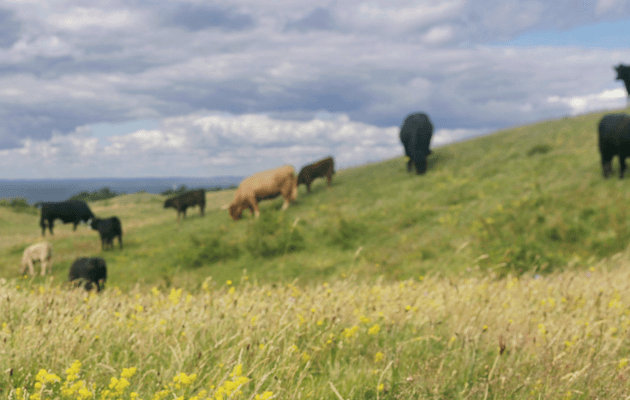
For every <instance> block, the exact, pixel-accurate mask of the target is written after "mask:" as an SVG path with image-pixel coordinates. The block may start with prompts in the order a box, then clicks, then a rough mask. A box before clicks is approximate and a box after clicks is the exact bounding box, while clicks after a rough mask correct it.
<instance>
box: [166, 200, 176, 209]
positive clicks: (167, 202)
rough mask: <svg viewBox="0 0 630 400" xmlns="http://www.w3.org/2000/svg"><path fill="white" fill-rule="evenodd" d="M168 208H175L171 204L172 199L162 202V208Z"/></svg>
mask: <svg viewBox="0 0 630 400" xmlns="http://www.w3.org/2000/svg"><path fill="white" fill-rule="evenodd" d="M169 207H172V208H175V204H173V199H167V200H166V201H165V202H164V208H169Z"/></svg>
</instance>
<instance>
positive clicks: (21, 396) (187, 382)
mask: <svg viewBox="0 0 630 400" xmlns="http://www.w3.org/2000/svg"><path fill="white" fill-rule="evenodd" d="M136 372H137V368H136V367H132V368H123V370H122V372H121V374H120V378H117V377H112V378H111V379H110V383H109V385H108V386H107V389H103V390H101V391H100V392H99V391H96V388H95V385H93V387H92V390H90V389H88V387H87V385H86V383H85V381H83V380H81V381H80V380H79V376H80V374H81V362H80V361H78V360H77V361H74V362H73V363H72V366H70V368H68V369H66V380H65V381H64V382H63V383H61V378H60V377H59V376H57V375H55V374H51V373H48V371H46V370H45V369H40V370H39V372H38V374H37V376H36V377H35V381H36V383H35V384H34V385H33V389H34V390H33V393H32V394H30V395H29V390H28V389H27V390H26V391H25V390H23V389H22V388H17V389H15V390H14V391H13V392H12V393H11V394H10V396H9V399H12V400H13V399H15V400H48V399H58V398H62V399H70V400H90V399H100V400H108V399H116V400H118V399H123V398H125V399H126V398H128V399H130V400H141V399H139V397H140V396H139V395H138V393H136V392H131V393H129V394H128V395H126V394H125V392H126V389H127V388H128V387H129V386H130V385H131V383H130V382H129V381H128V379H131V378H132V377H133V376H134V375H135V374H136ZM230 378H231V379H229V380H226V381H224V382H223V383H222V384H221V385H219V386H218V387H215V386H214V385H210V391H208V390H205V389H204V390H200V391H199V392H198V393H196V394H195V395H194V396H189V395H188V389H189V388H190V387H191V386H192V385H193V383H194V382H195V381H196V380H197V374H190V375H188V374H186V373H185V372H180V373H178V374H177V375H175V376H174V377H173V382H172V383H170V384H169V385H168V386H166V389H164V390H160V391H158V392H156V393H155V394H154V395H153V396H152V397H151V400H163V399H167V398H173V399H176V400H185V399H186V400H228V399H237V398H240V397H241V396H242V395H243V391H242V390H241V388H242V387H243V385H245V384H246V383H248V382H249V381H250V379H249V378H248V377H246V376H243V365H242V364H238V365H236V366H235V367H234V368H233V369H232V372H231V373H230ZM168 387H170V389H168ZM97 393H98V395H97ZM59 395H61V397H59ZM273 397H274V396H273V392H271V391H265V392H263V393H262V394H256V395H255V397H254V399H256V400H270V399H272V398H273Z"/></svg>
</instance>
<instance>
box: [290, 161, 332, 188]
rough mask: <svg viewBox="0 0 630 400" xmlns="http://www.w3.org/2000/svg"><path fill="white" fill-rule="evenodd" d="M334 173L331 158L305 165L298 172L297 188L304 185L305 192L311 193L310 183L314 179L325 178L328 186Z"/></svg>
mask: <svg viewBox="0 0 630 400" xmlns="http://www.w3.org/2000/svg"><path fill="white" fill-rule="evenodd" d="M334 173H335V160H333V158H332V157H328V158H324V159H323V160H320V161H317V162H315V163H313V164H310V165H307V166H305V167H304V168H302V169H301V170H300V173H299V174H298V177H297V184H298V186H299V185H301V184H302V183H303V184H305V185H306V191H307V192H308V193H310V192H311V183H312V182H313V181H314V180H315V178H319V177H324V176H325V177H326V180H327V181H328V186H330V183H331V182H332V176H333V174H334Z"/></svg>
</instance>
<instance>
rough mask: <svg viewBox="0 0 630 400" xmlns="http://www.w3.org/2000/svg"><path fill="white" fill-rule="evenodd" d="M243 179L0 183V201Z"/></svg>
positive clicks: (157, 189)
mask: <svg viewBox="0 0 630 400" xmlns="http://www.w3.org/2000/svg"><path fill="white" fill-rule="evenodd" d="M242 179H243V178H242V177H237V176H217V177H212V178H185V177H168V178H93V179H89V178H86V179H15V180H12V179H0V198H5V199H9V198H24V199H26V201H28V202H29V203H30V204H34V203H37V202H40V201H62V200H66V199H68V198H69V197H72V196H74V195H76V194H78V193H81V192H84V191H88V192H93V191H96V190H98V189H101V188H104V187H108V188H109V189H110V190H111V191H113V192H116V193H136V192H140V191H145V192H148V193H155V194H157V193H162V192H164V191H166V190H168V189H177V188H179V187H180V186H181V185H186V187H187V188H189V189H197V188H204V189H209V188H216V187H220V188H227V187H230V186H232V185H238V184H239V182H240V181H241V180H242Z"/></svg>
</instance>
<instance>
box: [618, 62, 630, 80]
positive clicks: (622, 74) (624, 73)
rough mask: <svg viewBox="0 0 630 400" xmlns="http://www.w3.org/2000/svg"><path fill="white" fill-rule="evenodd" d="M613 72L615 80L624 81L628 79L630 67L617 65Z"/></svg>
mask: <svg viewBox="0 0 630 400" xmlns="http://www.w3.org/2000/svg"><path fill="white" fill-rule="evenodd" d="M615 71H617V78H615V79H617V80H621V81H624V80H626V79H629V78H630V66H628V65H623V64H619V65H617V66H616V67H615Z"/></svg>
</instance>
